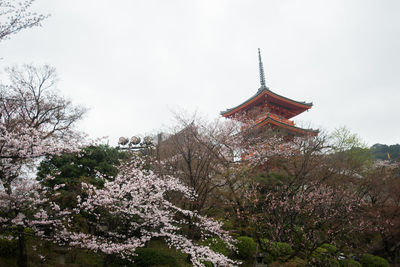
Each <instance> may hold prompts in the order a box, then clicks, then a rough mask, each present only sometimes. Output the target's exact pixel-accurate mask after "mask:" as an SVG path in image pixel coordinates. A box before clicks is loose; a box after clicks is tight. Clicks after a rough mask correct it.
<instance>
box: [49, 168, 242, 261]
mask: <svg viewBox="0 0 400 267" xmlns="http://www.w3.org/2000/svg"><path fill="white" fill-rule="evenodd" d="M139 166H140V163H138V161H135V160H134V161H132V162H130V163H126V164H124V165H123V166H122V167H121V168H120V170H119V174H118V175H117V176H116V177H115V179H114V180H113V181H109V182H105V184H104V187H103V188H101V189H99V188H96V187H95V186H93V185H91V184H85V183H83V184H82V186H83V188H84V189H85V191H86V194H87V196H83V197H80V196H78V203H79V204H78V207H77V208H76V209H74V211H73V213H75V214H76V215H79V214H81V215H85V216H86V217H87V218H88V224H89V227H90V229H89V231H87V232H82V231H77V229H76V228H75V227H74V224H73V218H72V217H71V216H70V217H68V218H66V220H65V221H64V222H63V223H62V224H60V225H62V229H61V230H60V232H59V234H58V235H57V236H56V241H57V242H58V243H59V244H65V245H68V246H77V247H80V248H84V249H88V250H93V251H96V252H97V251H101V252H103V253H105V254H110V255H119V256H120V257H122V258H127V259H130V257H132V256H134V255H135V249H136V248H139V247H143V246H145V245H146V244H147V243H148V242H149V241H150V240H151V239H153V238H158V239H159V238H163V240H164V241H165V242H166V243H167V244H168V245H169V246H171V247H175V248H176V249H178V250H181V251H182V252H184V253H186V254H188V255H189V256H190V259H191V261H192V263H193V265H194V266H204V262H206V261H209V262H212V263H213V264H214V266H236V265H237V264H238V262H235V261H233V260H230V259H229V258H227V257H226V256H224V255H222V254H219V253H216V252H214V251H212V250H211V249H210V248H209V247H207V246H203V245H200V244H199V242H197V241H195V240H193V239H190V238H189V237H187V236H185V235H184V234H182V233H183V232H184V231H183V228H184V227H186V226H187V225H188V221H189V220H190V221H191V222H192V223H193V224H194V226H195V227H197V228H198V229H199V231H200V232H201V234H202V237H203V239H205V238H208V237H211V236H215V237H218V238H220V239H221V240H223V241H225V242H226V243H227V244H228V245H229V246H231V247H232V244H233V240H232V238H231V237H230V236H229V235H228V233H227V232H226V231H224V230H222V228H221V223H219V222H217V221H214V220H212V219H210V218H207V217H204V216H200V215H199V214H198V213H197V212H195V211H191V210H185V209H181V208H179V207H178V206H176V205H175V204H174V203H172V202H171V201H170V200H169V199H168V193H171V192H174V193H175V194H181V195H182V196H183V197H185V198H187V199H189V200H191V201H193V200H195V198H196V196H195V193H194V191H193V190H191V189H189V188H188V187H186V186H184V185H183V184H182V183H181V182H180V181H179V180H178V179H176V178H174V177H170V176H164V177H162V178H160V177H159V176H157V175H155V174H154V173H153V172H151V171H146V170H143V169H141V168H140V167H139Z"/></svg>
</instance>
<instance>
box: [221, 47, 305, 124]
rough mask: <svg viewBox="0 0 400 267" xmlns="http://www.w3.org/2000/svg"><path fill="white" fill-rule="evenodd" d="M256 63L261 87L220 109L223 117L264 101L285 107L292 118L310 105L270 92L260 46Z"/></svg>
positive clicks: (287, 115) (261, 103) (263, 103)
mask: <svg viewBox="0 0 400 267" xmlns="http://www.w3.org/2000/svg"><path fill="white" fill-rule="evenodd" d="M258 64H259V71H260V73H259V74H260V84H261V87H260V89H258V91H257V93H256V94H255V95H253V96H252V97H250V98H249V99H247V100H246V101H244V102H243V103H242V104H240V105H238V106H236V107H233V108H229V109H227V110H225V111H221V115H222V116H224V117H231V116H233V115H234V114H235V113H237V112H238V111H245V110H247V109H250V108H252V107H253V106H258V105H265V103H272V104H274V105H276V106H279V107H281V108H283V109H285V110H286V111H287V112H285V113H286V115H285V116H286V118H287V119H289V118H292V117H294V116H296V115H298V114H300V113H302V112H304V111H306V110H308V109H310V108H311V107H312V103H306V102H300V101H295V100H293V99H290V98H287V97H284V96H281V95H278V94H277V93H274V92H272V91H271V90H270V89H269V88H268V87H267V86H266V83H265V74H264V66H263V63H262V59H261V52H260V48H258Z"/></svg>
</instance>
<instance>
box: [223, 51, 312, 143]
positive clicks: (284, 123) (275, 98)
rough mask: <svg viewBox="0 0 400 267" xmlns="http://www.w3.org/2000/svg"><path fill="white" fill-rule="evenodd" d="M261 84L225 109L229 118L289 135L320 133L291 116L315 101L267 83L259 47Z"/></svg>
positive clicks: (248, 125)
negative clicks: (300, 98)
mask: <svg viewBox="0 0 400 267" xmlns="http://www.w3.org/2000/svg"><path fill="white" fill-rule="evenodd" d="M258 60H259V69H260V83H261V87H260V88H259V89H258V91H257V93H256V94H255V95H253V96H252V97H250V98H249V99H247V100H246V101H244V102H243V103H241V104H240V105H238V106H236V107H233V108H230V109H227V110H226V111H222V112H221V115H222V116H223V117H225V118H230V119H235V120H239V121H242V122H243V123H244V125H245V126H244V128H248V127H257V128H261V129H264V128H265V127H269V128H272V129H274V130H277V131H279V132H283V133H284V134H286V135H291V136H304V135H317V134H318V131H316V130H312V129H303V128H300V127H297V126H296V125H295V123H294V121H293V120H290V119H291V118H293V117H295V116H297V115H299V114H300V113H303V112H304V111H306V110H307V111H308V110H309V109H310V108H311V107H312V105H313V104H312V103H306V102H300V101H295V100H292V99H290V98H287V97H284V96H281V95H278V94H277V93H274V92H273V91H271V90H270V89H269V88H268V87H267V86H266V85H265V74H264V67H263V63H262V60H261V53H260V49H258Z"/></svg>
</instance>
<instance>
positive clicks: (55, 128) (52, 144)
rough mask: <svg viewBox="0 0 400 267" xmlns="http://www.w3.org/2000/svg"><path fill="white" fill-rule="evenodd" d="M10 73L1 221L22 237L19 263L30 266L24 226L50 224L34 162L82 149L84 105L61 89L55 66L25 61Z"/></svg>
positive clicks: (3, 111) (3, 99)
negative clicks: (78, 126) (79, 125)
mask: <svg viewBox="0 0 400 267" xmlns="http://www.w3.org/2000/svg"><path fill="white" fill-rule="evenodd" d="M7 73H8V74H9V83H8V84H1V87H0V132H1V135H0V159H1V161H0V181H1V185H0V195H1V197H0V222H1V224H0V227H1V229H2V232H8V233H10V235H8V236H7V237H12V236H16V237H17V239H18V244H19V258H18V264H19V266H26V265H27V256H26V244H25V235H26V234H27V233H26V232H25V230H24V229H25V227H31V228H32V229H35V227H34V226H35V225H45V224H50V222H49V221H47V217H48V216H47V215H46V210H45V209H44V207H43V205H44V203H45V202H46V194H44V192H42V189H41V186H40V185H39V184H37V182H36V181H35V180H34V179H33V178H32V177H31V176H32V175H31V173H32V171H31V170H32V169H31V168H32V167H33V166H35V164H36V163H37V162H38V160H39V159H40V158H42V157H44V156H47V155H57V154H60V153H62V152H73V151H77V150H78V149H79V146H80V143H81V141H82V140H83V139H82V136H80V135H79V134H78V133H77V132H76V131H74V129H73V126H74V124H75V122H76V121H78V120H79V119H80V118H82V116H83V114H84V112H85V110H84V109H83V108H81V107H77V106H74V105H72V104H71V103H70V101H69V100H67V99H65V98H63V97H60V96H59V95H58V94H57V93H56V91H55V88H54V86H55V83H56V81H57V79H56V73H55V69H54V68H52V67H49V66H43V67H36V66H28V65H26V66H23V67H22V68H20V67H13V68H9V69H7ZM42 219H43V220H42Z"/></svg>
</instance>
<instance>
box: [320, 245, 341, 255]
mask: <svg viewBox="0 0 400 267" xmlns="http://www.w3.org/2000/svg"><path fill="white" fill-rule="evenodd" d="M321 248H324V249H326V250H327V252H328V253H329V254H331V255H336V254H337V252H338V250H337V248H336V247H335V246H334V245H331V244H327V243H325V244H323V245H322V246H321Z"/></svg>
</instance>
